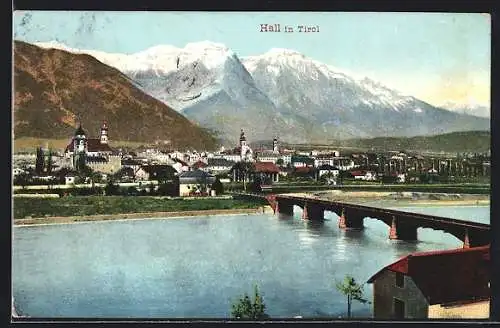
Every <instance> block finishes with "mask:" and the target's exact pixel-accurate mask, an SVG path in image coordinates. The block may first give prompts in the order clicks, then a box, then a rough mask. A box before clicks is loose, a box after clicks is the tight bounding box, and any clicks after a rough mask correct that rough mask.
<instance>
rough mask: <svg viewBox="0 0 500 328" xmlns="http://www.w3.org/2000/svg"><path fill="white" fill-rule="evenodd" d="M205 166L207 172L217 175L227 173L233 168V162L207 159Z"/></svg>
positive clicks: (222, 159) (221, 159)
mask: <svg viewBox="0 0 500 328" xmlns="http://www.w3.org/2000/svg"><path fill="white" fill-rule="evenodd" d="M207 164H208V166H207V171H208V172H210V173H211V174H214V175H218V174H222V173H228V172H229V171H230V170H231V168H232V167H233V166H234V164H235V162H233V161H228V160H227V159H224V158H209V159H208V162H207Z"/></svg>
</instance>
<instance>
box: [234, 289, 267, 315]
mask: <svg viewBox="0 0 500 328" xmlns="http://www.w3.org/2000/svg"><path fill="white" fill-rule="evenodd" d="M231 315H232V316H233V317H234V318H236V319H239V320H262V319H268V318H269V316H268V315H267V314H266V305H265V304H264V300H263V299H262V296H261V295H260V294H259V289H258V287H257V286H255V289H254V298H253V299H250V297H249V296H248V294H247V293H245V294H244V295H243V297H241V298H240V299H239V300H238V301H237V302H235V303H234V304H233V305H232V311H231Z"/></svg>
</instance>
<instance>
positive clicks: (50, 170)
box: [46, 149, 52, 174]
mask: <svg viewBox="0 0 500 328" xmlns="http://www.w3.org/2000/svg"><path fill="white" fill-rule="evenodd" d="M46 170H47V174H51V173H52V150H51V149H49V154H48V155H47V166H46Z"/></svg>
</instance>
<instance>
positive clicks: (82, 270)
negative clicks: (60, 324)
mask: <svg viewBox="0 0 500 328" xmlns="http://www.w3.org/2000/svg"><path fill="white" fill-rule="evenodd" d="M400 209H401V210H405V211H415V212H423V213H432V214H434V215H442V216H446V217H453V218H457V219H469V220H474V221H478V222H484V223H488V222H489V206H457V207H449V206H447V207H405V208H400ZM300 215H301V209H300V208H299V207H295V215H294V217H293V218H290V217H288V218H287V217H277V216H274V215H270V214H262V215H233V216H231V215H228V216H214V217H191V218H184V219H151V220H139V221H106V222H88V223H78V224H64V225H49V226H25V227H16V228H14V240H13V243H14V245H13V273H12V277H13V292H14V297H15V302H16V307H17V310H18V312H19V313H20V314H22V315H29V316H32V317H142V318H146V317H170V318H172V317H177V318H186V317H188V318H189V317H206V318H211V317H213V318H216V317H229V316H230V308H231V303H232V302H233V301H234V300H236V299H237V298H238V297H239V296H240V295H241V294H242V293H244V292H251V291H252V287H253V285H254V284H258V285H259V287H260V289H261V292H262V294H263V296H264V300H265V303H266V305H267V312H268V313H269V315H271V316H272V317H292V316H296V315H302V316H304V317H309V316H313V317H314V316H316V317H317V316H334V317H338V316H342V315H345V312H346V300H345V299H344V297H343V296H342V295H341V294H339V292H337V291H336V290H335V287H334V286H335V281H339V280H342V279H343V277H344V276H345V275H346V274H351V275H353V276H354V277H355V278H356V279H357V280H358V281H360V282H365V281H366V280H368V278H370V277H371V276H372V275H373V274H375V273H376V272H377V271H378V270H380V269H381V268H382V267H384V266H385V265H388V264H389V263H391V262H393V261H395V260H396V259H398V258H400V257H402V256H405V255H407V254H408V253H411V252H415V251H427V250H438V249H450V248H455V247H461V246H462V243H461V242H460V241H459V240H458V239H456V238H455V237H453V236H452V235H449V234H446V233H444V232H441V231H434V230H432V229H419V230H418V234H419V236H418V237H419V242H413V243H409V242H400V241H390V240H388V229H389V228H388V226H387V225H385V224H384V223H383V222H381V221H378V220H374V219H369V218H366V219H365V223H364V224H365V229H364V230H363V231H341V230H339V229H338V227H337V219H338V217H337V216H336V215H335V214H333V213H331V212H326V215H325V217H326V219H327V221H326V222H324V223H323V224H318V223H316V224H314V223H308V222H306V221H302V220H300ZM371 293H372V289H371V285H365V295H366V296H367V298H369V299H370V300H371V298H372V294H371ZM353 315H355V316H358V317H370V316H371V306H370V305H363V304H359V303H354V305H353Z"/></svg>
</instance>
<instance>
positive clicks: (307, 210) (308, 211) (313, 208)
mask: <svg viewBox="0 0 500 328" xmlns="http://www.w3.org/2000/svg"><path fill="white" fill-rule="evenodd" d="M302 219H303V220H316V221H323V220H324V219H325V209H324V208H323V206H321V205H317V204H307V203H305V204H304V211H303V212H302Z"/></svg>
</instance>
